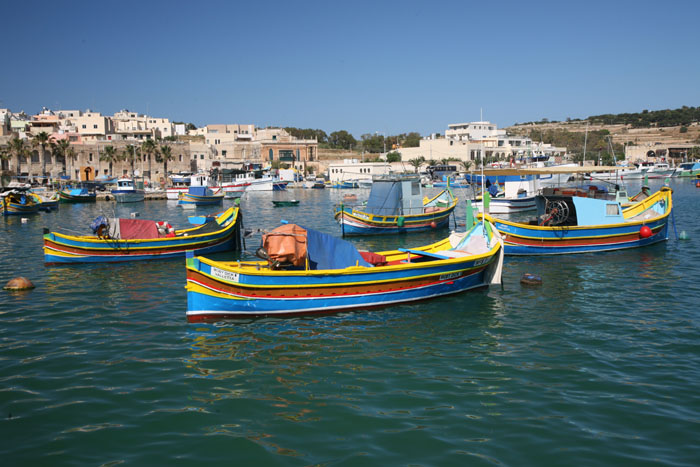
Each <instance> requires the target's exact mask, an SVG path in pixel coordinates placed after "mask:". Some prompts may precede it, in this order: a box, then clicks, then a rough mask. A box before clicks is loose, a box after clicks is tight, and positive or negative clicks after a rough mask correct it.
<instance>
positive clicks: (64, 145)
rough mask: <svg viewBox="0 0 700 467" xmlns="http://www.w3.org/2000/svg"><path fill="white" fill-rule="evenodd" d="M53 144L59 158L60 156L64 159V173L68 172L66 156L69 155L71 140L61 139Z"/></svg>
mask: <svg viewBox="0 0 700 467" xmlns="http://www.w3.org/2000/svg"><path fill="white" fill-rule="evenodd" d="M52 144H53V146H52V147H53V151H52V152H53V154H54V156H55V157H56V159H58V158H59V157H60V158H61V159H62V161H63V173H64V174H66V173H67V171H68V168H67V166H66V165H67V164H66V162H67V161H66V157H67V156H68V149H69V148H70V142H69V141H68V140H67V139H62V140H59V141H58V142H56V143H52Z"/></svg>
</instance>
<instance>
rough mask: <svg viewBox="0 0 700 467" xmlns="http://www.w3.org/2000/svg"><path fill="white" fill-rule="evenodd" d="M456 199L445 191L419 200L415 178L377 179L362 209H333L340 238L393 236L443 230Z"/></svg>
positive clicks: (404, 176)
mask: <svg viewBox="0 0 700 467" xmlns="http://www.w3.org/2000/svg"><path fill="white" fill-rule="evenodd" d="M457 200H458V199H457V198H456V197H455V196H454V195H453V193H452V190H451V189H450V188H449V187H448V188H446V189H445V190H443V191H441V192H440V193H438V194H437V195H436V196H434V197H433V198H427V197H423V191H422V186H421V184H420V178H419V177H418V176H417V175H408V176H406V175H387V176H382V177H377V178H375V179H374V182H373V183H372V191H371V192H370V194H369V199H368V200H367V204H366V205H358V206H350V205H348V206H346V205H345V204H341V205H340V206H337V207H336V209H335V219H336V220H337V221H338V223H340V226H341V229H342V231H343V235H368V234H396V233H410V232H420V231H424V230H430V229H436V228H441V227H446V226H447V224H448V222H449V217H450V214H452V211H454V209H455V206H457Z"/></svg>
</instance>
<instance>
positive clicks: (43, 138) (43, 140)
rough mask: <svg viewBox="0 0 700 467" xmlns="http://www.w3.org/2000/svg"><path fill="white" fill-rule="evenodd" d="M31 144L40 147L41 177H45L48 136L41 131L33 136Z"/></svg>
mask: <svg viewBox="0 0 700 467" xmlns="http://www.w3.org/2000/svg"><path fill="white" fill-rule="evenodd" d="M32 144H33V145H34V146H39V147H41V161H42V175H46V145H47V144H49V134H48V133H46V132H45V131H42V132H41V133H39V134H37V135H35V136H34V139H32Z"/></svg>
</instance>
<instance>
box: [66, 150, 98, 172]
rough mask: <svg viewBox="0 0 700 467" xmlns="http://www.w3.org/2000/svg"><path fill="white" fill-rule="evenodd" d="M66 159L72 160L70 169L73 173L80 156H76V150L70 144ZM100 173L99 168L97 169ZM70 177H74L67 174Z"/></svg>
mask: <svg viewBox="0 0 700 467" xmlns="http://www.w3.org/2000/svg"><path fill="white" fill-rule="evenodd" d="M64 157H65V158H66V159H68V160H70V168H71V171H72V170H73V167H75V161H76V160H77V159H78V154H76V152H75V149H73V146H71V145H70V143H68V147H67V148H66V152H65V156H64ZM97 171H98V172H99V167H98V169H97ZM67 175H68V176H69V177H72V175H71V174H70V173H68V174H67Z"/></svg>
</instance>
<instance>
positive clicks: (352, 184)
mask: <svg viewBox="0 0 700 467" xmlns="http://www.w3.org/2000/svg"><path fill="white" fill-rule="evenodd" d="M359 187H360V183H359V182H358V181H357V180H338V181H335V182H333V183H331V188H344V189H347V188H359Z"/></svg>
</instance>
